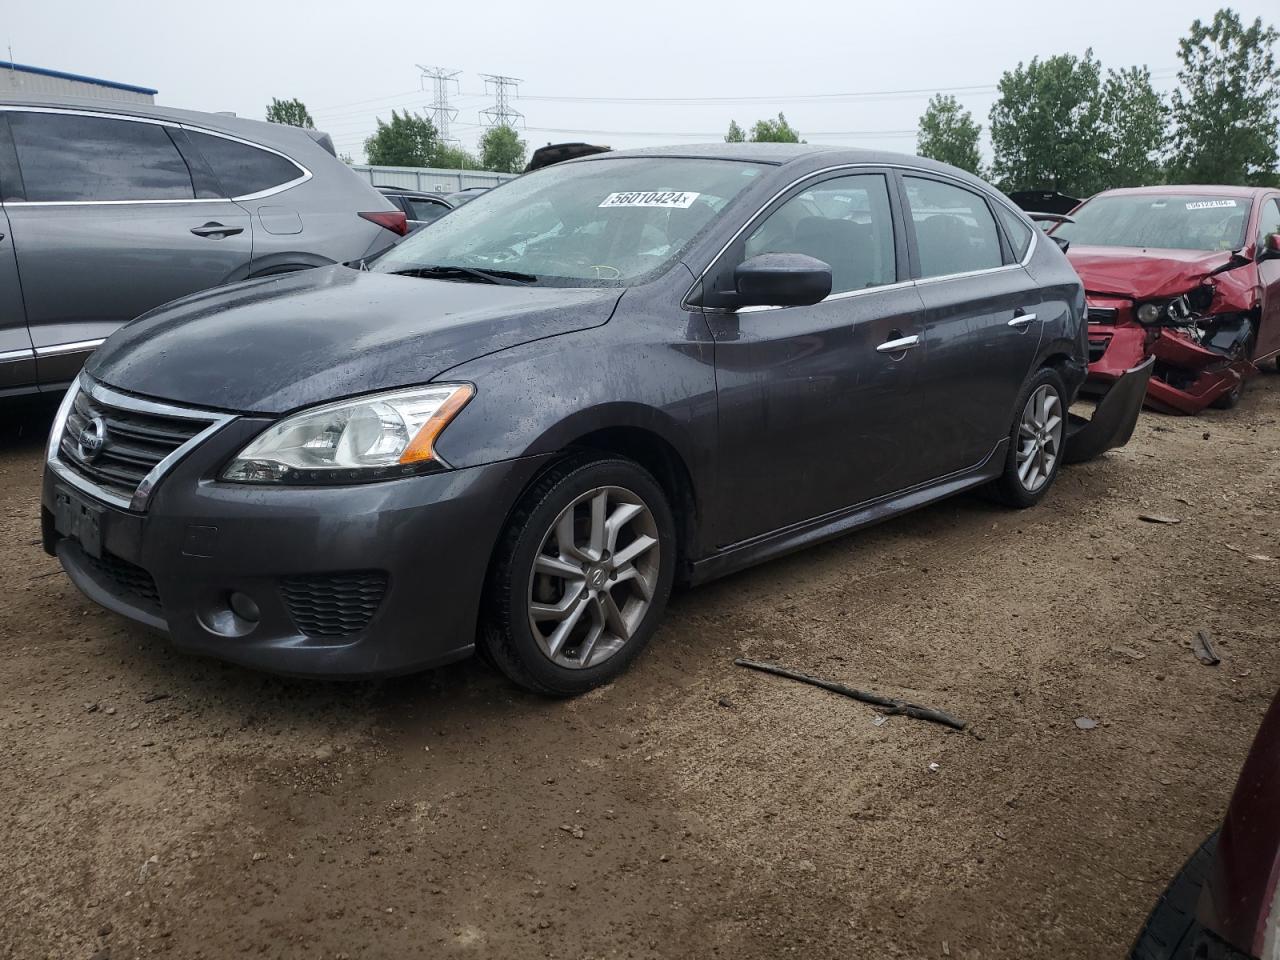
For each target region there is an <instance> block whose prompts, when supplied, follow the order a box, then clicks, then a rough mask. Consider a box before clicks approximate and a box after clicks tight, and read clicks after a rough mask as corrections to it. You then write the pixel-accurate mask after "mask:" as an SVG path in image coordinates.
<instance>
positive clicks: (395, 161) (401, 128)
mask: <svg viewBox="0 0 1280 960" xmlns="http://www.w3.org/2000/svg"><path fill="white" fill-rule="evenodd" d="M364 152H365V156H367V157H368V158H369V163H371V164H373V165H375V166H382V167H429V166H431V165H432V162H433V160H435V158H436V156H437V155H438V153H439V152H440V136H439V134H438V133H437V132H436V125H435V124H434V123H432V122H431V121H430V119H428V118H427V117H420V116H418V115H417V114H415V113H410V112H409V111H408V110H406V111H405V112H404V113H403V114H400V113H397V112H396V111H395V110H392V111H391V122H390V123H384V122H383V120H382V118H381V117H379V118H378V129H377V131H376V132H375V133H374V134H373V135H372V136H370V137H369V138H368V139H367V140H365V142H364Z"/></svg>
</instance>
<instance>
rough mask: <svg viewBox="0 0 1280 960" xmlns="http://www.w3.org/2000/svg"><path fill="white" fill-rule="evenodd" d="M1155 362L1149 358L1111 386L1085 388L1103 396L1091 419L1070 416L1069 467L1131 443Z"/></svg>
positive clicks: (1067, 448)
mask: <svg viewBox="0 0 1280 960" xmlns="http://www.w3.org/2000/svg"><path fill="white" fill-rule="evenodd" d="M1155 362H1156V361H1155V358H1154V357H1148V358H1147V359H1146V360H1144V361H1142V362H1141V363H1139V364H1138V365H1137V366H1135V367H1132V368H1130V369H1128V370H1125V371H1124V372H1123V373H1121V374H1120V375H1119V376H1117V377H1115V379H1113V380H1111V381H1110V384H1109V386H1108V385H1106V384H1105V383H1104V384H1098V383H1097V381H1091V382H1087V383H1086V388H1094V387H1096V388H1098V389H1100V390H1101V391H1104V392H1102V393H1101V395H1100V396H1099V399H1098V403H1097V406H1096V407H1095V408H1094V411H1093V416H1092V417H1090V418H1088V419H1086V418H1085V417H1081V416H1078V415H1077V414H1074V413H1072V414H1069V416H1068V420H1067V443H1066V450H1065V453H1064V456H1065V457H1066V461H1067V463H1083V462H1084V461H1086V460H1092V459H1093V458H1094V457H1097V456H1100V455H1101V454H1103V453H1105V452H1106V451H1108V450H1112V449H1114V448H1116V447H1123V446H1124V445H1125V444H1126V443H1128V442H1129V438H1130V437H1132V436H1133V428H1134V427H1135V426H1136V425H1137V423H1138V414H1139V413H1140V412H1141V411H1142V402H1143V400H1144V399H1145V398H1146V396H1147V386H1148V384H1149V383H1151V382H1152V381H1151V371H1152V369H1153V368H1154V367H1155ZM1087 392H1088V393H1091V394H1094V393H1095V391H1094V389H1088V390H1087ZM1095 395H1096V394H1095Z"/></svg>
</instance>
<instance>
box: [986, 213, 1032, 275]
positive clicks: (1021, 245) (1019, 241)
mask: <svg viewBox="0 0 1280 960" xmlns="http://www.w3.org/2000/svg"><path fill="white" fill-rule="evenodd" d="M991 206H993V207H995V211H996V216H997V217H999V218H1000V225H1001V226H1002V227H1004V235H1005V236H1006V237H1007V238H1008V240H1009V247H1010V248H1011V249H1012V250H1013V259H1014V260H1017V261H1019V262H1021V261H1022V258H1023V257H1025V256H1026V255H1027V250H1028V249H1029V248H1030V247H1031V228H1030V227H1029V226H1027V224H1026V223H1025V222H1024V221H1023V220H1022V219H1021V218H1020V217H1018V216H1017V215H1016V214H1015V213H1014V212H1013V211H1012V210H1010V209H1009V208H1008V207H1006V206H1005V205H1004V204H1002V203H993V204H992V205H991Z"/></svg>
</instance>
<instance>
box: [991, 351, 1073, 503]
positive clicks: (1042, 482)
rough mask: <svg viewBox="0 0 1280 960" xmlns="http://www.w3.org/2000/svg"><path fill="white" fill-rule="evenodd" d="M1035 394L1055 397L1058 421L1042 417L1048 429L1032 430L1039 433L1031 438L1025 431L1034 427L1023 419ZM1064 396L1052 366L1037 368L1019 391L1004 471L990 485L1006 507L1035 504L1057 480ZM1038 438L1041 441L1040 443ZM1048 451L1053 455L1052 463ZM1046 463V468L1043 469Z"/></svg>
mask: <svg viewBox="0 0 1280 960" xmlns="http://www.w3.org/2000/svg"><path fill="white" fill-rule="evenodd" d="M1037 395H1039V396H1041V397H1044V396H1052V397H1053V398H1055V400H1056V404H1055V406H1054V411H1055V412H1054V413H1053V415H1052V416H1053V417H1056V418H1057V423H1056V424H1053V423H1052V420H1051V418H1043V419H1045V420H1046V421H1048V422H1049V427H1048V428H1047V431H1034V432H1036V433H1037V435H1038V436H1037V438H1035V439H1032V438H1030V437H1029V436H1028V435H1027V433H1025V432H1024V431H1025V430H1027V429H1033V427H1032V425H1031V424H1029V423H1028V422H1027V419H1026V418H1027V416H1028V414H1029V412H1030V410H1029V407H1030V402H1031V399H1032V397H1035V396H1037ZM1066 397H1067V389H1066V387H1065V386H1064V385H1063V383H1062V377H1060V376H1059V375H1058V371H1056V370H1054V369H1053V368H1051V367H1041V368H1040V369H1039V370H1037V371H1036V372H1035V374H1034V375H1032V377H1031V379H1029V380H1028V381H1027V382H1026V384H1025V385H1024V386H1023V388H1022V392H1021V393H1019V394H1018V403H1017V405H1016V406H1015V407H1014V410H1015V411H1016V413H1015V414H1014V418H1013V426H1012V427H1011V428H1010V431H1009V452H1008V454H1007V455H1006V457H1005V463H1004V471H1003V472H1002V473H1001V474H1000V476H999V477H997V478H996V479H995V480H994V481H993V482H992V484H991V492H992V493H993V494H994V495H995V498H996V499H997V500H999V501H1000V502H1001V503H1003V504H1005V505H1006V506H1010V507H1014V508H1017V509H1024V508H1026V507H1034V506H1035V505H1036V504H1037V503H1039V502H1040V501H1041V500H1043V499H1044V496H1045V494H1046V493H1048V492H1049V488H1050V487H1052V486H1053V481H1054V480H1055V479H1057V476H1058V471H1059V469H1061V467H1062V455H1063V453H1064V449H1065V446H1066V439H1067V401H1066ZM1041 438H1043V439H1041ZM1037 440H1040V444H1039V446H1037ZM1028 447H1030V450H1031V452H1030V454H1029V456H1030V457H1031V458H1032V460H1033V461H1034V462H1033V463H1032V466H1031V468H1030V471H1029V472H1028V471H1027V468H1026V467H1025V465H1024V461H1023V460H1022V457H1023V455H1026V454H1027V450H1028ZM1041 449H1043V451H1044V452H1045V456H1044V458H1043V459H1042V458H1041V457H1040V453H1039V451H1040V450H1041ZM1049 454H1051V455H1052V457H1051V462H1050V459H1049ZM1046 465H1047V470H1043V472H1042V468H1043V467H1045V466H1046ZM1024 477H1025V479H1024Z"/></svg>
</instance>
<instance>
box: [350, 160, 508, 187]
mask: <svg viewBox="0 0 1280 960" xmlns="http://www.w3.org/2000/svg"><path fill="white" fill-rule="evenodd" d="M351 169H352V170H354V171H355V172H356V173H358V174H360V176H361V177H363V178H364V179H365V180H368V181H369V182H370V183H372V184H373V185H374V186H378V187H400V188H401V189H404V190H422V191H425V192H426V193H457V192H458V191H459V190H464V189H466V188H467V187H496V186H497V185H498V184H500V183H504V182H506V181H507V180H513V179H515V177H516V174H514V173H497V172H495V171H493V170H441V169H438V168H436V167H374V166H370V165H369V164H365V163H356V164H352V166H351Z"/></svg>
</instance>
